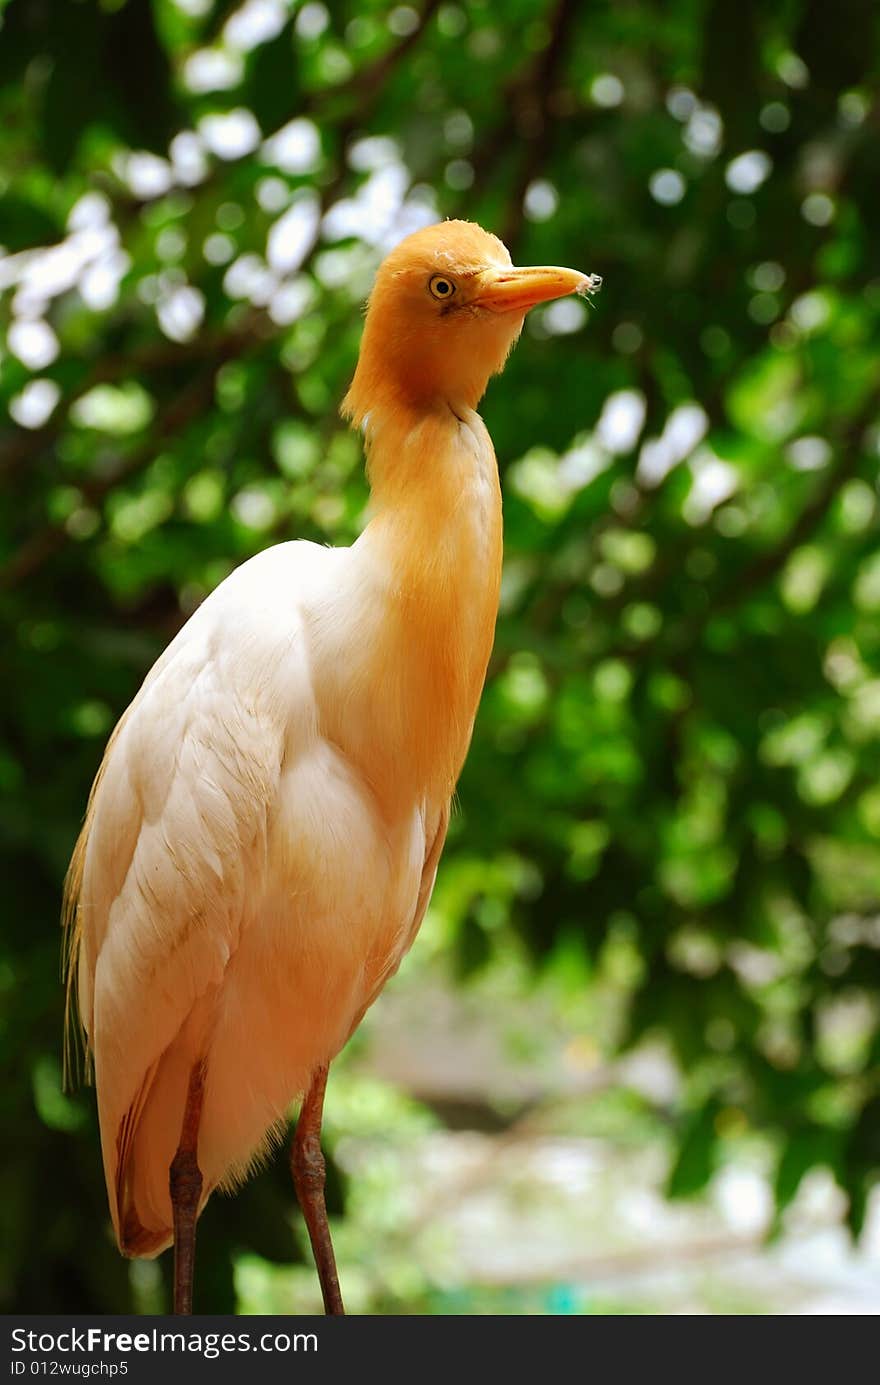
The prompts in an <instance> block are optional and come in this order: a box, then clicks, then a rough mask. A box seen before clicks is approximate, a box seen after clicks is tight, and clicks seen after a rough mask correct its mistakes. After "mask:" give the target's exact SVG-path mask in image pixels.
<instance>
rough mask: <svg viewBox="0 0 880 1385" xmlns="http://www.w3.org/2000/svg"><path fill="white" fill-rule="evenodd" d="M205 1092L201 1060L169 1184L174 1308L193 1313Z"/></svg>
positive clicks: (193, 1076)
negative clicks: (199, 1162)
mask: <svg viewBox="0 0 880 1385" xmlns="http://www.w3.org/2000/svg"><path fill="white" fill-rule="evenodd" d="M204 1094H205V1065H204V1063H203V1062H202V1061H201V1060H200V1061H199V1062H198V1063H196V1065H195V1067H194V1068H193V1070H192V1072H191V1073H190V1076H189V1089H188V1091H187V1094H186V1108H185V1109H184V1113H183V1127H182V1129H181V1132H180V1144H179V1145H178V1146H177V1153H176V1154H175V1156H174V1158H173V1159H172V1161H171V1168H170V1170H169V1177H168V1185H169V1188H170V1190H171V1208H172V1214H173V1217H174V1311H175V1313H184V1314H189V1313H192V1291H193V1270H194V1268H195V1257H196V1219H197V1217H198V1215H199V1199H200V1198H201V1195H202V1171H201V1169H200V1168H199V1165H198V1159H197V1155H198V1148H199V1121H200V1119H201V1115H202V1098H203V1096H204Z"/></svg>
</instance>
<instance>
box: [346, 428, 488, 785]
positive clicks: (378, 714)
mask: <svg viewBox="0 0 880 1385" xmlns="http://www.w3.org/2000/svg"><path fill="white" fill-rule="evenodd" d="M368 471H369V476H370V481H371V486H372V495H373V503H372V508H373V515H372V518H371V520H370V523H369V524H368V525H367V528H366V529H365V530H364V532H363V534H362V535H361V537H360V539H359V540H358V542H357V543H356V545H355V548H354V555H355V560H356V562H357V564H358V568H359V577H360V586H359V590H360V601H359V611H358V612H357V620H358V637H359V638H358V643H359V646H360V649H361V651H362V658H363V667H362V669H361V670H360V678H357V679H356V680H355V681H356V682H357V683H359V685H360V687H361V688H362V689H363V691H364V694H365V696H364V703H365V706H364V713H365V714H364V716H363V718H358V717H349V718H348V719H347V722H348V725H349V726H351V725H356V726H357V725H359V726H360V727H361V728H362V729H361V732H360V734H361V736H362V743H361V746H360V748H359V751H358V758H359V759H361V761H362V763H364V762H366V763H365V769H366V771H367V773H368V777H369V779H370V782H371V783H372V785H373V787H374V789H375V790H376V792H377V794H378V796H379V798H380V799H384V800H386V801H388V802H389V803H391V800H395V799H396V800H399V799H400V796H401V795H403V797H404V798H405V797H407V796H409V798H410V799H411V800H414V801H419V800H420V799H422V798H424V797H425V796H428V797H430V798H432V799H433V800H434V801H440V802H443V801H445V799H446V798H448V796H449V795H450V794H451V793H452V790H453V788H454V786H455V781H456V779H457V778H458V774H459V772H460V770H461V766H462V764H463V762H464V757H465V754H466V753H467V747H468V744H469V742H470V736H471V731H472V728H473V722H474V717H475V715H476V711H477V705H478V703H479V699H480V693H481V691H482V687H483V682H484V679H485V675H486V667H487V664H488V661H489V655H490V653H491V649H492V642H493V639H494V633H495V619H496V616H497V612H498V591H499V585H500V579H501V556H502V531H501V490H500V486H499V482H498V469H497V466H496V462H495V454H494V451H493V449H492V444H491V441H490V439H489V435H488V433H487V432H486V429H485V426H484V424H483V422H482V420H481V419H480V418H479V416H478V415H477V414H475V413H473V411H471V410H464V411H463V413H462V415H461V416H458V415H456V414H454V413H453V412H452V410H451V409H450V408H448V406H445V405H443V406H442V407H438V408H436V409H434V410H432V411H430V412H428V413H426V414H414V413H411V414H406V413H404V412H402V411H401V410H399V409H398V410H395V411H394V412H393V413H389V414H382V413H381V412H380V413H379V414H376V413H375V412H372V413H371V425H370V427H369V429H368ZM364 732H366V734H364ZM391 806H392V807H395V806H398V804H395V803H391Z"/></svg>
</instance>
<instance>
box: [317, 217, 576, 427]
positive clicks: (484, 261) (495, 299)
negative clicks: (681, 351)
mask: <svg viewBox="0 0 880 1385" xmlns="http://www.w3.org/2000/svg"><path fill="white" fill-rule="evenodd" d="M600 284H601V280H600V279H599V278H598V276H597V275H588V274H582V273H580V272H579V271H578V270H574V269H562V268H560V267H558V266H556V265H540V266H531V267H528V268H519V267H517V266H515V265H514V264H513V263H512V262H511V258H510V254H509V252H508V250H507V247H506V246H505V245H504V244H503V243H502V242H501V241H500V240H499V239H498V237H497V236H493V235H490V234H489V232H487V231H484V230H483V229H482V227H480V226H477V225H475V224H474V223H473V222H470V221H444V222H441V223H439V224H438V225H435V226H427V227H425V228H424V229H423V230H421V231H416V232H414V234H413V235H410V236H407V237H406V239H405V240H402V241H401V242H400V244H399V245H397V246H396V247H395V249H394V250H392V251H391V253H390V254H389V255H388V257H387V259H386V260H385V261H384V262H383V264H382V265H381V267H380V269H379V272H378V274H377V276H376V282H375V285H374V287H373V291H372V293H371V295H370V299H369V303H368V305H367V317H366V323H365V326H364V334H363V339H362V342H361V351H360V356H359V359H358V366H357V371H356V372H355V377H354V380H353V381H352V386H351V389H350V390H349V392H348V395H347V396H346V398H345V401H344V403H343V406H342V408H343V413H344V414H345V415H346V416H347V417H349V418H351V419H352V420H353V421H354V422H355V423H356V424H360V423H362V422H363V420H364V419H365V418H366V416H367V415H368V414H371V413H372V411H373V410H374V409H380V410H381V409H383V408H389V407H390V408H394V407H398V408H400V407H407V406H409V407H415V408H422V409H425V408H431V407H433V406H435V405H436V404H437V403H446V404H449V405H450V406H451V407H452V408H453V409H454V408H455V407H456V406H457V405H458V406H464V407H466V408H474V407H475V406H476V404H477V403H478V402H479V400H480V398H481V396H482V394H483V392H484V390H485V388H486V385H487V384H488V381H489V378H490V376H492V375H495V374H497V373H498V371H500V370H501V369H502V367H503V365H504V362H505V361H506V360H507V357H508V354H509V352H510V349H511V347H512V346H513V345H514V343H515V342H516V340H517V337H518V336H519V334H520V332H521V330H522V325H523V321H524V319H525V315H526V313H527V312H528V310H529V309H530V308H533V307H534V306H535V304H537V303H543V302H546V301H547V299H550V298H560V297H562V296H563V295H564V294H569V293H580V294H588V293H593V292H595V291H596V290H597V289H598V288H599V286H600Z"/></svg>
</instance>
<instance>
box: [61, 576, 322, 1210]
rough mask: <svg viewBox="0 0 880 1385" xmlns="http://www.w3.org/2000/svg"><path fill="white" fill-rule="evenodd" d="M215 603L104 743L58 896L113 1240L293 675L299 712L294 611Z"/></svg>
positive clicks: (225, 918) (242, 860) (270, 767)
mask: <svg viewBox="0 0 880 1385" xmlns="http://www.w3.org/2000/svg"><path fill="white" fill-rule="evenodd" d="M248 566H249V565H248ZM240 571H241V570H240ZM230 580H231V579H230ZM225 585H226V584H224V586H225ZM238 585H239V587H241V586H243V585H244V584H243V583H239V584H238ZM222 592H223V588H222V587H221V588H218V590H217V592H215V593H214V596H213V597H212V598H209V601H207V602H205V603H204V605H203V607H202V608H200V610H199V612H197V614H196V616H195V617H193V619H192V620H191V621H190V622H189V623H188V624H187V625H186V626H185V627H184V629H183V630H182V631H181V633H180V635H179V636H178V637H177V639H176V640H175V641H173V643H172V644H171V645H170V646H169V648H168V650H167V651H166V653H165V654H164V655H163V656H162V658H161V659H160V660H159V662H158V663H157V664H156V665H155V666H154V668H153V670H152V671H151V673H150V674H149V675H148V677H147V680H146V681H145V683H144V685H143V687H142V688H141V691H140V692H139V694H138V695H137V697H136V698H135V700H134V702H133V703H132V705H131V706H130V708H129V709H128V711H127V712H126V713H125V715H124V717H123V718H122V720H121V722H120V724H119V726H118V727H117V729H116V731H115V732H114V735H113V737H112V738H111V740H110V743H109V745H108V747H107V751H106V754H105V757H104V762H103V764H102V766H101V769H100V771H99V774H98V777H97V779H96V782H95V787H94V789H93V792H92V795H91V799H90V802H89V807H88V811H87V816H86V822H85V825H84V827H83V831H82V834H81V837H80V841H79V843H78V845H77V849H76V852H75V854H74V861H73V864H72V866H71V872H70V875H69V879H68V884H67V914H68V917H72V919H73V932H72V945H71V949H70V951H71V956H70V967H71V980H72V979H73V976H74V974H75V975H76V984H77V988H78V1002H79V1005H78V1008H79V1014H80V1018H81V1021H82V1025H83V1028H84V1030H85V1034H86V1042H87V1045H88V1049H89V1050H90V1052H91V1054H92V1056H93V1059H94V1063H95V1072H96V1078H97V1086H98V1106H99V1114H100V1118H101V1132H102V1145H103V1149H104V1163H105V1173H106V1175H107V1185H108V1193H109V1196H110V1203H111V1209H112V1211H113V1214H114V1222H115V1223H117V1230H118V1206H117V1197H118V1191H119V1189H118V1187H117V1182H118V1179H119V1177H120V1176H121V1174H122V1172H123V1171H124V1159H125V1155H126V1150H127V1148H128V1144H129V1141H130V1138H131V1134H132V1132H133V1130H134V1128H135V1127H136V1124H137V1118H138V1111H139V1109H140V1106H141V1104H142V1103H143V1101H144V1100H145V1096H146V1094H147V1093H148V1091H149V1086H150V1081H151V1073H152V1072H153V1071H154V1070H155V1066H156V1064H157V1063H158V1061H159V1059H160V1058H161V1056H162V1054H163V1052H164V1051H165V1050H166V1049H167V1048H168V1046H169V1045H170V1044H171V1043H172V1042H173V1040H174V1039H175V1036H176V1035H177V1034H178V1033H179V1031H180V1030H181V1029H182V1027H183V1026H184V1025H185V1024H186V1023H187V1022H188V1020H189V1019H190V1017H191V1016H192V1015H193V1013H194V1011H195V1010H196V1007H197V1006H198V1003H199V1001H200V999H201V997H203V996H206V995H208V993H209V992H211V991H212V989H213V988H214V987H216V986H218V985H219V983H220V981H221V980H222V977H223V973H224V970H225V968H226V965H227V963H228V961H229V958H230V957H231V956H232V954H233V952H234V951H235V949H236V946H237V943H238V938H239V930H240V926H241V921H242V915H243V910H244V903H245V889H246V888H247V890H248V891H253V890H255V889H259V883H260V880H261V878H262V873H263V870H264V866H265V856H266V826H267V815H268V811H269V808H270V805H271V803H272V802H273V800H274V797H275V795H276V792H277V786H278V781H279V776H280V773H281V766H282V762H283V758H284V751H285V744H286V737H287V735H288V734H289V731H290V720H291V705H293V707H294V709H296V706H297V701H298V698H297V686H296V681H297V672H299V675H300V681H301V685H303V686H301V698H300V699H299V700H300V701H301V708H302V715H303V717H304V718H305V717H307V716H308V715H309V703H308V698H309V697H310V695H311V694H310V692H309V688H308V686H304V685H307V684H308V675H307V669H306V668H304V665H306V662H307V661H306V659H305V655H304V653H303V651H302V647H301V645H299V644H298V633H299V632H298V627H297V620H296V616H295V607H294V606H293V603H292V602H291V603H289V604H288V607H287V610H288V612H290V613H291V614H290V616H289V619H288V621H287V624H286V628H282V630H281V631H280V632H279V629H278V620H277V606H276V608H275V609H274V610H272V611H270V612H269V613H268V614H269V618H268V619H266V620H263V621H262V623H261V619H260V615H261V612H260V610H259V609H256V610H254V609H253V607H252V606H251V605H248V607H247V617H248V618H247V624H246V625H244V624H243V623H242V621H241V619H240V617H241V614H242V606H241V603H240V601H238V600H237V599H235V591H234V590H233V592H232V593H231V597H230V595H227V596H221V593H222ZM231 598H232V599H231ZM231 622H234V623H235V638H234V639H230V638H229V634H230V628H229V627H230V623H231ZM279 674H280V675H281V676H280V677H279ZM282 688H283V690H284V695H282V693H281V691H280V689H282ZM294 714H295V712H294Z"/></svg>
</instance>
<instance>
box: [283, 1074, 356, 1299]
mask: <svg viewBox="0 0 880 1385" xmlns="http://www.w3.org/2000/svg"><path fill="white" fill-rule="evenodd" d="M326 1086H327V1067H326V1065H325V1066H324V1067H320V1068H316V1070H315V1073H314V1075H313V1077H312V1081H311V1085H310V1087H309V1090H308V1091H307V1092H306V1094H305V1098H304V1100H303V1104H302V1110H301V1111H300V1113H299V1120H298V1121H297V1123H296V1131H295V1133H294V1136H293V1144H292V1145H291V1147H290V1171H291V1173H292V1174H293V1185H294V1187H295V1188H296V1196H297V1199H298V1201H299V1205H300V1207H301V1208H302V1214H303V1216H304V1217H305V1222H306V1226H307V1227H308V1231H309V1240H310V1241H311V1243H312V1252H313V1254H314V1256H315V1264H316V1265H317V1267H318V1278H319V1279H320V1281H321V1293H322V1294H323V1295H324V1312H325V1313H328V1314H331V1313H332V1314H339V1313H344V1312H345V1309H344V1308H343V1306H342V1294H341V1293H340V1291H339V1277H338V1275H337V1273H336V1257H335V1255H334V1254H333V1242H332V1241H331V1239H330V1227H329V1225H328V1224H327V1207H326V1205H325V1203H324V1174H325V1167H324V1156H323V1154H322V1153H321V1115H322V1112H323V1110H324V1089H325V1087H326Z"/></svg>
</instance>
